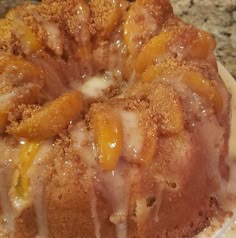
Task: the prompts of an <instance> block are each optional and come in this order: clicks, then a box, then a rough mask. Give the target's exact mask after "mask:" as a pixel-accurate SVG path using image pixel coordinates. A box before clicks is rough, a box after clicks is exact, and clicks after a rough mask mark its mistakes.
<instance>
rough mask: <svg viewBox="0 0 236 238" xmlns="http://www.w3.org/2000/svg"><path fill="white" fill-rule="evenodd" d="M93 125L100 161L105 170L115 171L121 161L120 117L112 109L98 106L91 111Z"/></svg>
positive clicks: (121, 132)
mask: <svg viewBox="0 0 236 238" xmlns="http://www.w3.org/2000/svg"><path fill="white" fill-rule="evenodd" d="M90 117H91V123H92V126H93V128H94V134H95V139H96V143H97V146H98V151H99V161H100V164H101V166H102V168H103V169H104V170H113V169H114V168H115V167H116V164H117V162H118V160H119V157H120V154H121V150H122V144H123V131H122V124H121V120H120V118H119V116H117V114H116V113H115V112H113V111H112V107H110V106H108V105H105V104H96V105H95V106H94V107H92V108H91V111H90Z"/></svg>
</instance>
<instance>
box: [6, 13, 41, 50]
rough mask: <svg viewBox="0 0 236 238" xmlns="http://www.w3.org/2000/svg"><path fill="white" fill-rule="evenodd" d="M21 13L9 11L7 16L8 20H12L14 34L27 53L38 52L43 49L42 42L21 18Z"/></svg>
mask: <svg viewBox="0 0 236 238" xmlns="http://www.w3.org/2000/svg"><path fill="white" fill-rule="evenodd" d="M18 15H19V12H18V11H17V10H15V9H12V10H11V11H9V12H8V13H7V15H6V18H7V19H10V20H11V21H12V22H13V24H12V26H13V27H12V32H13V34H14V35H15V36H16V38H17V40H18V41H19V42H20V45H21V47H22V49H23V51H24V52H25V53H33V52H35V51H38V50H39V49H41V47H42V43H41V41H40V40H39V39H38V37H37V36H36V35H35V33H34V32H33V31H32V30H31V29H30V27H29V26H27V25H26V24H25V23H24V22H23V21H22V20H21V19H20V18H19V16H18Z"/></svg>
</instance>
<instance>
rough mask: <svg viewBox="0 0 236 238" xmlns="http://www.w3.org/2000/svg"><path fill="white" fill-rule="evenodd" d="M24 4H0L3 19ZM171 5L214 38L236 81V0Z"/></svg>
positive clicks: (184, 0) (15, 0)
mask: <svg viewBox="0 0 236 238" xmlns="http://www.w3.org/2000/svg"><path fill="white" fill-rule="evenodd" d="M23 1H24V0H0V15H1V14H3V12H5V11H6V10H7V9H8V8H9V7H10V6H13V5H15V4H19V3H20V2H23ZM170 1H171V3H172V5H173V8H174V11H175V13H176V14H177V15H178V16H180V17H181V18H182V19H183V20H185V21H186V22H189V23H191V24H193V25H195V26H197V27H198V28H201V29H203V30H206V31H209V32H211V33H212V34H213V35H214V36H215V38H216V40H217V49H216V55H217V58H218V60H220V61H221V62H222V63H223V64H224V65H225V66H226V68H227V69H228V70H229V72H230V73H231V74H232V75H233V76H234V78H236V0H170Z"/></svg>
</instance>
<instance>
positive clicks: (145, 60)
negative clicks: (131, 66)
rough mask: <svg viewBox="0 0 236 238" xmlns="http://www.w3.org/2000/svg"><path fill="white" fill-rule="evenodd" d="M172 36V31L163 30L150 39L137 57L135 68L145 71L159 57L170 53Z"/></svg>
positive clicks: (138, 70)
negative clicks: (169, 47) (169, 46)
mask: <svg viewBox="0 0 236 238" xmlns="http://www.w3.org/2000/svg"><path fill="white" fill-rule="evenodd" d="M171 37H172V33H171V32H168V31H163V32H161V33H160V34H159V35H157V36H154V37H153V38H152V39H151V40H150V41H148V43H147V44H146V45H145V46H144V47H143V48H142V49H141V52H140V53H139V55H138V57H137V59H136V62H135V70H136V72H137V73H139V74H141V73H143V72H144V70H145V69H146V68H147V67H148V66H149V65H152V64H154V63H155V60H156V59H157V58H158V57H164V56H165V55H167V54H168V44H169V42H170V40H171Z"/></svg>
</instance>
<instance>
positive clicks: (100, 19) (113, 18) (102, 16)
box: [89, 0, 121, 37]
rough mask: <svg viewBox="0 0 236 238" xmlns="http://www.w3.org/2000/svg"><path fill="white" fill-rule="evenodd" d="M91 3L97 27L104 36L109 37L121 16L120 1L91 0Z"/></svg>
mask: <svg viewBox="0 0 236 238" xmlns="http://www.w3.org/2000/svg"><path fill="white" fill-rule="evenodd" d="M89 3H90V7H91V13H92V17H93V20H94V23H95V26H96V29H97V30H98V31H99V32H101V36H102V37H109V34H111V33H112V32H113V30H114V29H115V27H116V25H117V23H118V22H119V20H120V18H121V9H120V1H119V0H115V1H112V0H103V1H99V0H91V1H90V2H89Z"/></svg>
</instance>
